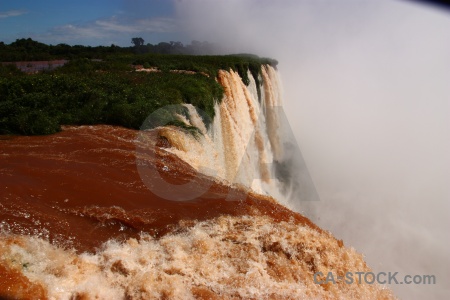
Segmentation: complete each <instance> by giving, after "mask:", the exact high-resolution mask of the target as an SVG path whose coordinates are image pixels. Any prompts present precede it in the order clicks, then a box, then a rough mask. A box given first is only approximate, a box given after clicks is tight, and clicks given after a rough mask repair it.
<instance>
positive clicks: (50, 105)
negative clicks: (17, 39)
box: [0, 46, 276, 135]
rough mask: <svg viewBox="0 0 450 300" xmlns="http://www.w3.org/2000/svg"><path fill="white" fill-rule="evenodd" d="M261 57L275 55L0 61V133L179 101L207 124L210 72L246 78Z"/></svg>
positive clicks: (214, 90)
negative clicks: (27, 68) (36, 68)
mask: <svg viewBox="0 0 450 300" xmlns="http://www.w3.org/2000/svg"><path fill="white" fill-rule="evenodd" d="M39 47H41V46H39ZM262 64H271V65H276V61H274V60H271V59H261V58H259V57H256V56H251V55H229V56H188V55H163V54H151V53H149V54H133V53H127V52H126V51H117V52H116V53H109V54H108V55H106V54H104V53H103V54H102V59H101V60H92V59H90V57H89V58H80V57H78V58H72V59H71V60H70V61H69V62H68V63H67V64H65V65H64V66H63V67H60V68H57V69H55V70H53V71H45V72H41V73H38V74H25V73H23V72H21V71H19V70H18V69H17V68H16V67H15V65H14V64H9V65H2V64H0V134H26V135H40V134H51V133H54V132H57V131H59V130H60V126H61V125H82V124H86V125H87V124H89V125H90V124H111V125H122V126H125V127H128V128H135V129H139V128H140V126H141V125H142V123H143V121H144V120H145V119H146V118H147V116H149V115H150V114H151V113H153V112H155V111H156V110H158V109H159V108H162V107H166V106H167V105H171V104H181V103H191V104H193V105H194V106H196V107H197V108H199V109H201V110H202V111H204V112H205V113H206V114H204V115H203V116H202V117H203V118H204V121H205V123H207V124H208V123H209V122H210V121H211V120H212V118H213V117H214V102H215V101H220V99H221V98H222V93H223V90H222V87H221V86H220V85H219V84H218V83H217V81H216V80H215V78H216V76H217V72H218V70H219V69H227V70H229V69H233V70H236V71H238V72H239V74H240V75H241V77H242V78H243V79H244V81H245V82H246V83H247V84H248V82H249V79H248V76H247V71H248V70H250V72H251V73H252V74H253V76H254V77H255V78H259V77H260V76H259V72H260V70H261V65H262ZM133 65H143V66H145V67H154V68H158V69H159V70H160V72H151V73H145V72H136V71H135V69H134V67H133ZM173 70H188V71H194V72H196V74H184V73H176V72H173ZM178 113H182V114H186V113H187V112H186V111H178ZM165 120H170V116H168V115H164V113H161V114H160V120H159V122H161V123H162V124H165V123H167V122H166V121H165ZM172 123H174V125H179V126H182V124H177V123H176V122H173V121H172ZM157 125H158V124H156V123H155V126H157Z"/></svg>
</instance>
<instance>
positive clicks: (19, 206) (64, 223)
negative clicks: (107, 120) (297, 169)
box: [0, 125, 317, 252]
mask: <svg viewBox="0 0 450 300" xmlns="http://www.w3.org/2000/svg"><path fill="white" fill-rule="evenodd" d="M136 134H137V131H134V130H130V129H125V128H121V127H111V126H104V125H99V126H82V127H66V128H65V130H64V131H62V132H60V133H58V134H54V135H49V136H21V137H9V138H6V137H4V138H3V140H1V141H0V145H1V146H0V159H1V162H0V193H1V194H0V197H1V202H0V220H1V226H2V229H3V230H8V231H9V232H11V233H15V234H20V235H34V236H38V237H42V238H44V239H48V240H49V241H50V242H52V243H53V244H57V245H59V246H64V247H74V248H75V249H77V250H78V251H91V252H92V251H95V248H96V247H99V246H100V245H101V244H102V243H104V242H105V241H107V240H109V239H111V238H116V239H127V238H129V237H137V236H138V235H139V234H140V233H142V232H146V233H150V234H152V235H154V236H161V235H164V234H165V233H167V232H170V231H171V230H173V229H175V228H176V225H177V224H178V222H179V221H180V220H184V221H186V220H199V221H201V220H207V219H211V218H214V217H217V216H220V215H224V214H226V215H232V216H236V215H246V214H250V215H252V214H264V215H268V216H271V217H273V218H275V219H277V220H287V219H289V218H290V217H294V218H295V219H296V220H298V221H299V222H305V223H307V224H309V225H310V226H312V227H313V228H317V227H316V226H314V225H313V224H312V223H311V222H309V220H307V219H306V218H304V217H302V216H300V215H299V214H295V213H293V212H291V211H289V210H288V209H286V208H284V207H283V206H281V205H278V204H276V203H274V202H273V201H270V198H268V197H264V196H260V195H257V194H253V193H247V192H246V191H240V190H237V195H241V197H236V199H235V200H236V201H229V199H227V200H225V199H226V197H227V195H228V194H229V192H230V187H228V186H225V185H223V184H221V183H219V182H216V181H215V180H214V179H213V178H210V177H207V176H203V175H201V174H199V173H197V172H196V171H195V170H194V169H193V168H191V167H190V166H189V165H188V164H186V163H185V162H183V161H182V160H180V159H179V158H177V157H176V156H175V155H173V154H171V153H169V152H166V151H165V150H164V148H160V147H156V151H155V154H156V155H155V156H154V157H153V161H151V162H150V163H149V167H153V168H157V169H158V170H159V171H160V172H159V174H160V175H161V177H162V178H163V179H164V180H166V181H168V182H170V183H171V184H183V183H186V182H189V181H191V180H192V181H193V182H195V185H198V186H199V188H200V187H202V186H211V187H210V188H209V189H208V190H207V192H206V193H205V194H204V195H202V196H200V197H198V198H197V199H195V200H193V201H184V202H178V201H171V200H165V199H162V198H160V197H158V196H157V195H155V194H153V193H152V191H151V190H150V189H149V188H148V187H147V186H146V185H145V184H144V183H143V182H142V180H141V177H140V176H139V174H138V172H137V169H136V143H135V138H136ZM163 168H164V170H163ZM165 170H170V172H167V171H165ZM242 189H244V188H242ZM235 192H236V191H235ZM268 199H269V201H268ZM256 208H257V209H256Z"/></svg>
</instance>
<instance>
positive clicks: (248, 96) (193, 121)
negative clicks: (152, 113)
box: [160, 66, 282, 196]
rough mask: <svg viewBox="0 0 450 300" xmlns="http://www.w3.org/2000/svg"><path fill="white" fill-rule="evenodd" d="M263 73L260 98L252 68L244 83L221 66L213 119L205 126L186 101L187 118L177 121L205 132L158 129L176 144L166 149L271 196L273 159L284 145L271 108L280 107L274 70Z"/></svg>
mask: <svg viewBox="0 0 450 300" xmlns="http://www.w3.org/2000/svg"><path fill="white" fill-rule="evenodd" d="M261 75H262V78H261V79H262V82H263V84H262V85H261V86H260V87H259V88H260V90H261V98H260V99H258V93H257V86H256V81H255V79H254V78H253V76H252V74H251V73H250V72H248V78H249V80H250V83H249V84H248V86H247V85H245V84H244V82H243V81H242V78H241V77H240V76H239V74H238V73H237V72H235V71H232V70H230V71H224V70H221V71H220V72H219V74H218V81H219V83H220V84H221V85H222V87H223V88H224V96H223V99H222V101H221V103H220V104H216V106H215V119H214V121H213V123H212V125H211V126H210V128H209V130H207V129H206V126H205V124H204V123H203V121H202V118H201V117H200V115H199V114H198V112H197V110H196V109H195V108H194V107H193V106H192V105H190V104H185V107H186V108H187V110H188V112H189V118H188V120H187V119H183V118H181V117H180V120H182V121H184V122H186V123H187V125H193V126H196V127H197V128H199V130H200V131H201V132H202V133H203V135H202V136H200V137H197V138H194V137H192V136H189V134H187V133H184V132H182V131H178V130H174V129H167V128H163V129H161V130H160V134H161V135H163V136H165V137H166V138H167V139H168V140H169V141H170V142H171V144H172V145H173V146H174V147H172V148H170V149H169V151H171V152H173V153H175V154H177V155H178V156H179V157H180V158H182V159H183V160H185V161H186V162H188V163H189V164H190V165H192V166H193V167H194V168H196V169H197V170H199V171H201V172H204V173H206V174H207V175H212V176H216V177H218V178H221V179H223V180H225V181H228V182H230V183H239V184H242V185H244V186H247V187H250V188H252V189H253V190H254V191H256V192H258V193H262V194H271V195H273V196H275V195H274V193H275V194H277V195H278V193H277V192H276V191H277V190H278V188H277V187H276V185H277V182H276V180H274V178H275V176H274V172H273V170H272V169H273V167H272V166H273V165H272V163H273V161H274V160H280V159H281V157H282V144H281V139H280V137H279V134H280V132H279V131H280V128H279V127H280V124H279V121H278V115H277V110H276V109H274V108H275V107H277V106H280V105H281V92H280V84H279V79H278V75H277V71H276V70H275V69H274V68H272V67H271V66H263V67H262V69H261Z"/></svg>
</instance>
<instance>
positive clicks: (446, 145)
mask: <svg viewBox="0 0 450 300" xmlns="http://www.w3.org/2000/svg"><path fill="white" fill-rule="evenodd" d="M176 8H177V12H178V16H179V20H180V21H181V22H184V27H185V28H186V30H187V33H188V34H190V36H189V38H190V39H197V40H207V41H210V42H217V43H221V44H224V45H226V51H229V52H251V53H255V54H258V55H262V56H270V57H274V58H276V59H278V60H279V61H280V65H279V69H280V72H281V76H282V79H283V85H284V95H285V96H284V101H285V103H284V107H285V112H286V114H287V116H288V119H289V122H290V125H291V127H292V129H293V131H294V133H295V136H296V139H297V141H298V143H299V145H300V148H301V150H302V152H303V155H304V158H305V161H306V164H307V166H308V168H309V170H310V173H311V176H312V179H313V180H314V182H315V185H316V188H317V191H318V194H319V196H320V199H321V201H316V202H310V203H305V202H301V203H298V206H297V209H298V210H299V211H301V212H303V213H305V214H306V215H308V216H309V217H311V218H312V219H313V220H314V221H315V222H316V223H318V224H319V225H321V226H323V227H324V228H326V229H329V230H330V231H332V232H333V233H334V234H335V235H336V236H337V237H338V238H343V239H344V241H345V242H346V243H347V245H351V246H354V247H355V248H356V249H357V250H358V251H361V252H363V253H364V254H365V255H366V259H367V261H368V262H369V264H370V266H371V267H372V268H373V269H374V270H375V271H399V272H400V273H401V274H403V275H404V274H434V275H436V277H437V285H434V286H419V285H415V286H412V285H410V286H408V285H397V286H391V288H392V289H393V290H394V291H395V292H396V293H397V295H398V296H400V297H401V298H404V299H421V298H426V299H433V298H435V299H443V298H446V297H445V296H446V295H447V296H448V295H449V287H448V286H447V287H446V283H447V282H448V281H449V280H450V273H449V271H448V270H450V263H449V258H448V250H449V248H450V247H449V244H450V243H449V236H448V233H447V230H448V228H450V221H449V220H450V216H449V214H450V203H449V201H450V187H449V185H448V179H449V178H450V85H449V84H448V82H450V56H449V55H448V53H450V13H449V12H446V11H440V10H439V9H437V8H434V7H426V6H422V5H419V4H416V3H413V2H407V1H321V0H318V1H317V0H316V1H297V0H295V1H268V0H262V1H256V0H254V1H252V0H249V1H237V0H236V1H221V2H219V1H205V0H190V1H178V2H177V3H176Z"/></svg>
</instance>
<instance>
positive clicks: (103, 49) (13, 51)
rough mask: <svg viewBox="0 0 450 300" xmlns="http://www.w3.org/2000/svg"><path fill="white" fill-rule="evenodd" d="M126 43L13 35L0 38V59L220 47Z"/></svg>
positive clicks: (206, 51) (196, 51)
mask: <svg viewBox="0 0 450 300" xmlns="http://www.w3.org/2000/svg"><path fill="white" fill-rule="evenodd" d="M131 44H133V46H130V47H120V46H117V45H114V44H111V45H110V46H95V47H92V46H83V45H73V46H71V45H68V44H64V43H61V44H57V45H47V44H44V43H41V42H38V41H35V40H33V39H31V38H27V39H25V38H22V39H17V40H16V41H15V42H12V43H10V44H5V43H4V42H0V61H3V62H8V61H9V62H13V61H33V60H35V61H36V60H54V59H63V58H64V59H75V58H89V59H103V58H105V57H107V56H109V55H111V54H145V53H155V54H186V55H213V54H219V53H221V51H220V47H219V46H217V45H216V44H213V43H209V42H200V41H192V42H191V43H190V44H187V45H184V44H183V43H181V42H178V41H170V42H160V43H158V44H151V43H147V44H145V41H144V39H143V38H141V37H134V38H132V39H131Z"/></svg>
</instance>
